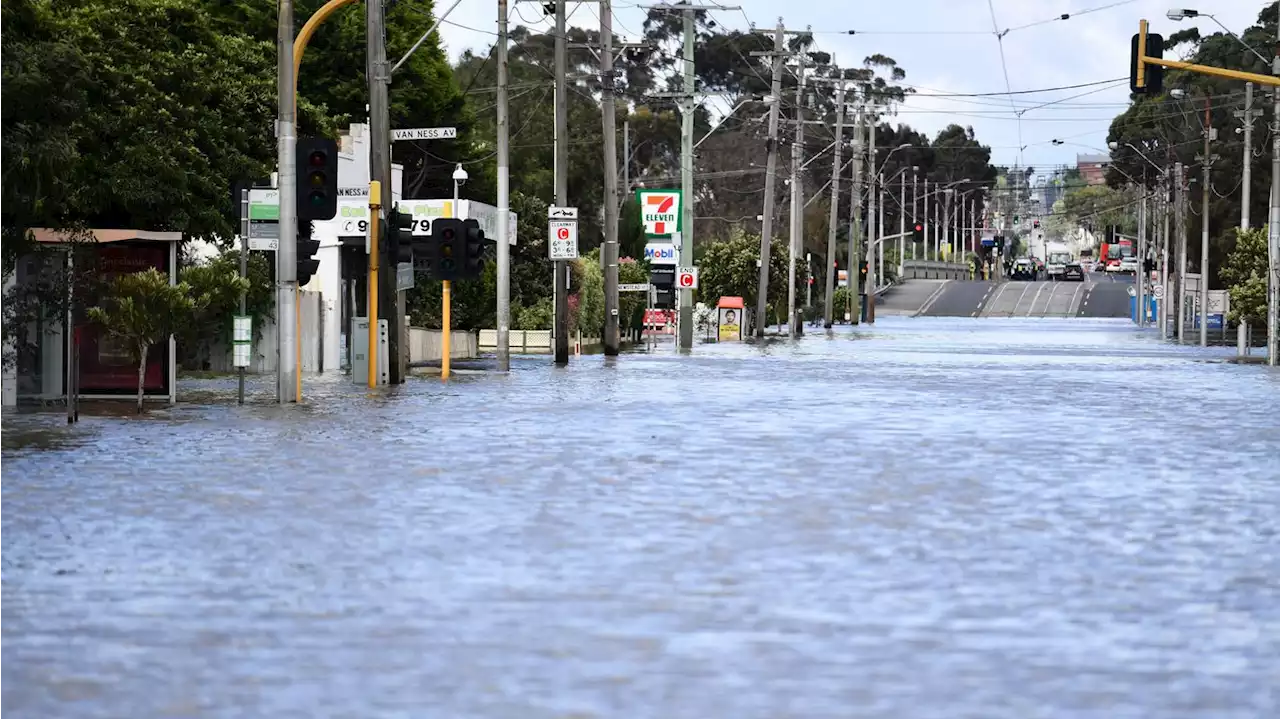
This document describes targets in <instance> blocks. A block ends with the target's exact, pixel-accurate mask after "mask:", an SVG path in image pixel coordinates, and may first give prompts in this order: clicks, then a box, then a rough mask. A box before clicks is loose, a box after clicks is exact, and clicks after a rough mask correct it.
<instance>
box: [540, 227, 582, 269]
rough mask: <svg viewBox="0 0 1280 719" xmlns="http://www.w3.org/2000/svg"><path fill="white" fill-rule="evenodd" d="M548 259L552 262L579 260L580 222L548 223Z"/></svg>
mask: <svg viewBox="0 0 1280 719" xmlns="http://www.w3.org/2000/svg"><path fill="white" fill-rule="evenodd" d="M547 257H548V258H549V259H551V260H552V261H557V260H576V259H577V258H578V221H577V220H551V221H549V222H547Z"/></svg>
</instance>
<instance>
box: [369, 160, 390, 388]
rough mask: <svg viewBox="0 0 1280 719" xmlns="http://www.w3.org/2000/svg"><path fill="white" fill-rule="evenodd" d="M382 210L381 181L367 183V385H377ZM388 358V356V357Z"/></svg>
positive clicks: (371, 386)
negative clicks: (379, 257)
mask: <svg viewBox="0 0 1280 719" xmlns="http://www.w3.org/2000/svg"><path fill="white" fill-rule="evenodd" d="M381 212H382V183H381V182H379V181H377V180H373V181H371V182H370V183H369V281H368V283H367V284H368V285H369V312H368V315H369V351H368V352H367V353H366V356H367V357H368V359H369V387H370V388H373V387H377V386H378V238H380V237H381V236H382V233H381V232H379V231H378V230H379V227H378V225H379V222H380V220H381V217H382V215H381ZM388 359H389V358H388Z"/></svg>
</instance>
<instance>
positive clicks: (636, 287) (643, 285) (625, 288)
mask: <svg viewBox="0 0 1280 719" xmlns="http://www.w3.org/2000/svg"><path fill="white" fill-rule="evenodd" d="M649 287H650V285H649V284H648V283H647V282H637V283H634V284H623V285H618V291H619V292H648V291H649Z"/></svg>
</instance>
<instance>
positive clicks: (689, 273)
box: [676, 267, 698, 290]
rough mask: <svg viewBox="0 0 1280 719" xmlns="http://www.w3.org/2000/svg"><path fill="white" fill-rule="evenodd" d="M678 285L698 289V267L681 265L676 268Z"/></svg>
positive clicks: (682, 287)
mask: <svg viewBox="0 0 1280 719" xmlns="http://www.w3.org/2000/svg"><path fill="white" fill-rule="evenodd" d="M676 287H679V288H680V289H682V290H696V289H698V268H697V267H680V268H678V269H676Z"/></svg>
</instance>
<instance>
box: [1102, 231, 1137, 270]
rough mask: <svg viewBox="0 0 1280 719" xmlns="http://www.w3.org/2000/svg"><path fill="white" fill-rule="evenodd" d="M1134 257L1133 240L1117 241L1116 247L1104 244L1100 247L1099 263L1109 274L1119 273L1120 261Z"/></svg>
mask: <svg viewBox="0 0 1280 719" xmlns="http://www.w3.org/2000/svg"><path fill="white" fill-rule="evenodd" d="M1132 256H1133V240H1125V239H1121V240H1117V241H1116V243H1115V244H1114V245H1109V244H1107V243H1105V242H1104V243H1102V244H1101V245H1100V246H1099V247H1098V261H1099V262H1101V263H1102V267H1103V269H1104V270H1106V271H1107V272H1119V271H1120V260H1121V258H1124V257H1132Z"/></svg>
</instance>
